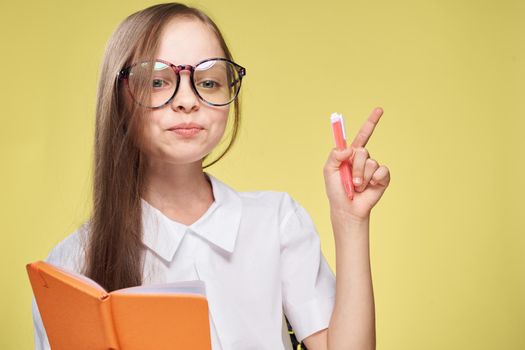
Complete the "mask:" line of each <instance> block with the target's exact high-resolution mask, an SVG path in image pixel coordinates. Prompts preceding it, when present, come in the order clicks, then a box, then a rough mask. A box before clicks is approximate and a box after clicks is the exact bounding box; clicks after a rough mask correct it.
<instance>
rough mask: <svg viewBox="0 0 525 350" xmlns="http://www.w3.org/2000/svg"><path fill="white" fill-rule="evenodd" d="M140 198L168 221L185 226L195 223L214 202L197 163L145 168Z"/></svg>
mask: <svg viewBox="0 0 525 350" xmlns="http://www.w3.org/2000/svg"><path fill="white" fill-rule="evenodd" d="M142 197H143V198H144V200H146V201H147V202H148V203H150V204H151V205H152V206H153V207H155V208H157V209H159V210H160V211H161V212H162V213H163V214H164V215H166V216H168V217H169V218H170V219H172V220H175V221H177V222H179V223H182V224H185V225H190V224H192V223H193V222H195V221H196V220H198V218H200V217H201V216H202V214H204V213H205V212H206V211H207V210H208V208H209V207H210V206H211V205H212V203H213V201H214V200H215V199H214V197H213V190H212V185H211V183H210V182H209V181H208V179H207V178H206V175H205V174H204V172H203V170H202V163H201V162H196V163H192V164H184V165H173V164H166V163H153V164H149V165H148V167H147V170H146V174H145V186H144V191H143V193H142Z"/></svg>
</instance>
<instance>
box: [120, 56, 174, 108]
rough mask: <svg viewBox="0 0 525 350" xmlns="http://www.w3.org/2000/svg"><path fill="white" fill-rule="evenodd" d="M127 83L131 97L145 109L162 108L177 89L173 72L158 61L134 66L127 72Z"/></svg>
mask: <svg viewBox="0 0 525 350" xmlns="http://www.w3.org/2000/svg"><path fill="white" fill-rule="evenodd" d="M128 81H129V89H130V92H131V95H132V96H133V98H134V99H135V100H136V101H137V102H139V103H140V104H141V105H143V106H145V107H159V106H162V105H163V104H164V103H166V102H167V101H168V100H169V99H170V98H171V96H172V95H173V93H174V92H175V89H176V88H177V76H176V75H175V72H174V71H173V69H171V67H170V66H169V65H167V64H165V63H162V62H159V61H153V62H142V63H138V64H136V65H134V66H133V67H132V68H131V69H130V71H129V78H128Z"/></svg>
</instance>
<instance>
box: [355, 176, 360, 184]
mask: <svg viewBox="0 0 525 350" xmlns="http://www.w3.org/2000/svg"><path fill="white" fill-rule="evenodd" d="M354 184H356V185H360V184H361V178H360V177H354Z"/></svg>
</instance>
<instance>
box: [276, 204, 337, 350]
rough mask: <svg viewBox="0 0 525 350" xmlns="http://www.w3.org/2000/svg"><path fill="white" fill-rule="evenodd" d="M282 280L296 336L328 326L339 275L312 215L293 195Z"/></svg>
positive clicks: (285, 222) (284, 231)
mask: <svg viewBox="0 0 525 350" xmlns="http://www.w3.org/2000/svg"><path fill="white" fill-rule="evenodd" d="M283 210H284V213H285V214H284V217H283V219H282V222H281V225H280V231H281V232H280V234H281V278H282V279H281V282H282V291H283V308H284V313H285V315H286V317H287V318H288V320H289V322H290V325H291V326H292V328H293V330H294V332H295V335H296V338H297V340H298V341H299V342H302V341H303V340H304V338H306V337H308V336H309V335H311V334H313V333H315V332H317V331H320V330H323V329H325V328H328V325H329V323H330V318H331V316H332V310H333V307H334V302H335V275H334V273H333V272H332V270H331V268H330V266H329V265H328V263H327V261H326V259H325V257H324V255H323V253H322V251H321V244H320V239H319V235H318V233H317V230H316V228H315V225H314V223H313V222H312V219H311V217H310V215H309V214H308V213H307V212H306V210H305V209H304V208H303V207H302V206H301V205H300V204H299V203H298V202H296V201H295V200H294V199H293V198H292V197H290V196H289V195H286V196H285V202H284V203H283Z"/></svg>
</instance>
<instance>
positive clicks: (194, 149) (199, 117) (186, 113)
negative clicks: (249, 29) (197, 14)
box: [140, 18, 230, 167]
mask: <svg viewBox="0 0 525 350" xmlns="http://www.w3.org/2000/svg"><path fill="white" fill-rule="evenodd" d="M160 39H161V40H160V47H159V50H158V52H157V55H156V58H158V59H162V60H165V61H168V62H171V63H173V64H175V65H181V64H190V65H192V66H195V65H196V64H197V63H199V62H201V61H202V60H204V59H206V58H211V57H225V54H224V52H223V50H222V49H221V47H220V44H219V41H218V39H217V37H216V36H215V34H214V33H213V32H212V31H211V30H210V29H208V27H207V26H206V25H205V24H204V23H202V22H200V21H199V20H197V19H188V18H175V19H173V20H172V21H171V22H169V23H168V24H167V25H166V26H165V28H164V30H163V33H162V35H161V38H160ZM229 111H230V105H227V106H220V107H216V106H210V105H208V104H207V103H205V102H204V101H202V100H200V99H199V97H198V96H197V95H196V94H195V92H194V91H193V89H192V87H191V79H190V72H189V71H187V70H183V71H181V72H180V85H179V88H178V90H177V93H176V95H175V97H174V98H173V100H172V101H171V102H170V103H168V104H167V105H165V106H163V107H161V108H159V109H154V110H149V111H148V112H147V113H146V114H145V118H146V120H144V127H143V132H144V134H143V135H141V140H142V141H143V142H140V148H141V150H142V152H143V153H144V154H145V155H146V157H147V158H148V161H149V162H167V163H171V164H188V163H194V162H199V167H200V160H201V159H202V158H203V157H204V156H206V155H207V154H208V153H210V152H211V151H212V150H213V148H214V147H215V146H216V145H217V144H218V143H219V141H220V139H221V137H222V136H223V134H224V130H225V128H226V123H227V119H228V113H229ZM181 123H182V124H189V123H196V124H198V125H199V126H201V127H202V130H200V131H199V132H197V133H196V134H195V135H193V136H188V135H181V134H179V133H178V132H175V131H174V127H175V126H176V125H177V124H181Z"/></svg>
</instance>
